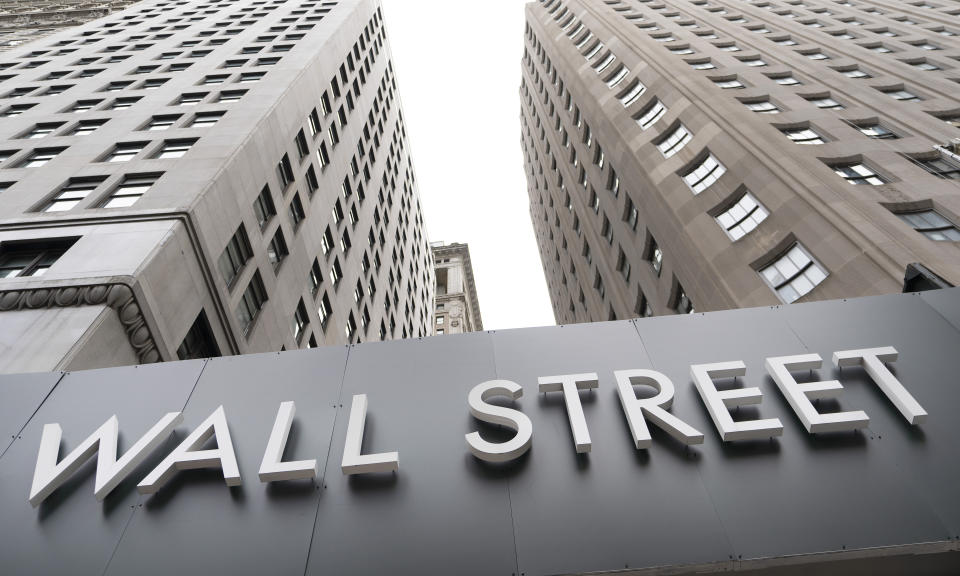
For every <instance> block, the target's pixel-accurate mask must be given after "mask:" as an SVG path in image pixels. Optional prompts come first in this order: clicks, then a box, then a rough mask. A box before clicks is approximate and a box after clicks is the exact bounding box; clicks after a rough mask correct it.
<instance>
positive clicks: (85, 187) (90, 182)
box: [43, 176, 106, 212]
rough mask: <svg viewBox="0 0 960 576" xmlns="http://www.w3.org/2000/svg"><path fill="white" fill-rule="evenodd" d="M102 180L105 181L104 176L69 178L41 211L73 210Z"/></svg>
mask: <svg viewBox="0 0 960 576" xmlns="http://www.w3.org/2000/svg"><path fill="white" fill-rule="evenodd" d="M104 180H106V177H105V176H102V177H98V178H71V179H70V181H69V182H67V184H66V185H65V186H64V187H63V188H61V189H60V191H59V192H57V195H56V196H54V197H53V199H51V200H50V202H49V203H48V204H47V205H46V206H45V207H44V208H43V211H44V212H63V211H65V210H70V209H71V208H74V207H75V206H76V205H77V204H79V203H80V202H81V201H83V200H84V199H85V198H86V197H87V196H89V195H90V193H91V192H93V191H94V190H95V189H96V188H97V186H99V185H100V184H102V183H103V181H104Z"/></svg>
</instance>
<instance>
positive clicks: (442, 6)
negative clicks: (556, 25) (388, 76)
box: [382, 0, 554, 330]
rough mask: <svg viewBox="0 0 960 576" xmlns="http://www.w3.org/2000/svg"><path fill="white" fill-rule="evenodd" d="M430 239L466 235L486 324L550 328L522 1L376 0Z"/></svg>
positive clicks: (446, 239)
mask: <svg viewBox="0 0 960 576" xmlns="http://www.w3.org/2000/svg"><path fill="white" fill-rule="evenodd" d="M382 3H383V11H384V18H385V20H386V26H387V39H388V40H389V42H390V46H391V49H392V50H393V65H394V69H395V70H396V73H397V83H398V84H397V85H398V87H399V89H400V99H401V101H402V102H403V111H404V117H405V122H406V126H407V136H408V137H409V138H410V146H411V149H412V153H413V163H414V167H415V169H416V174H417V181H418V185H419V186H418V187H419V190H420V199H421V201H422V202H423V210H424V220H425V221H426V224H427V231H428V233H429V235H430V240H431V241H433V242H436V241H444V242H448V243H452V242H466V243H467V244H469V245H470V257H471V259H472V260H473V272H474V276H475V278H476V283H477V292H478V294H479V299H480V311H481V313H482V316H483V326H484V328H485V329H488V330H490V329H502V328H519V327H524V326H545V325H553V323H554V320H553V311H552V309H551V307H550V296H549V294H548V293H547V286H546V282H545V280H544V277H543V267H542V266H541V264H540V253H539V252H538V250H537V244H536V238H535V237H534V234H533V226H532V224H531V223H530V210H529V202H528V199H527V184H526V178H525V177H524V172H523V153H522V152H521V149H520V97H519V96H518V90H519V87H520V58H521V57H522V56H523V25H524V18H523V6H524V4H525V1H524V0H492V1H488V2H483V3H480V4H477V3H475V2H461V1H455V0H454V1H451V0H382Z"/></svg>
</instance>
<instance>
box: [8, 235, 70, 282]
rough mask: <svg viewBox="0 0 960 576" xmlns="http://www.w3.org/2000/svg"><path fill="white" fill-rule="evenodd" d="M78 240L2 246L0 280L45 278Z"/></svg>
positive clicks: (15, 243)
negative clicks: (27, 277) (28, 277)
mask: <svg viewBox="0 0 960 576" xmlns="http://www.w3.org/2000/svg"><path fill="white" fill-rule="evenodd" d="M74 242H76V239H59V240H47V241H33V242H29V243H27V242H4V243H3V244H0V278H21V277H26V276H43V275H44V274H45V273H46V272H47V270H49V269H50V267H51V266H53V264H54V263H55V262H56V261H57V260H58V259H59V258H60V257H61V256H63V255H64V253H66V251H67V250H68V249H69V248H70V246H72V245H73V243H74Z"/></svg>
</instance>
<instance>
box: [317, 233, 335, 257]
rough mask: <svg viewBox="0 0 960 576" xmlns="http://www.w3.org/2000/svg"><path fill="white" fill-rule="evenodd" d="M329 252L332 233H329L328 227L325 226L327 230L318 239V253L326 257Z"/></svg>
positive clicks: (331, 248) (331, 245) (331, 247)
mask: <svg viewBox="0 0 960 576" xmlns="http://www.w3.org/2000/svg"><path fill="white" fill-rule="evenodd" d="M331 250H333V232H331V231H330V227H329V226H327V229H326V230H325V231H324V232H323V236H321V237H320V251H321V252H323V255H324V256H326V255H328V254H330V251H331Z"/></svg>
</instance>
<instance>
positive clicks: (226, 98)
mask: <svg viewBox="0 0 960 576" xmlns="http://www.w3.org/2000/svg"><path fill="white" fill-rule="evenodd" d="M246 93H247V91H246V90H229V91H224V92H221V93H220V96H219V97H218V98H217V102H220V103H223V102H239V101H240V98H241V97H242V96H243V95H244V94H246Z"/></svg>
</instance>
